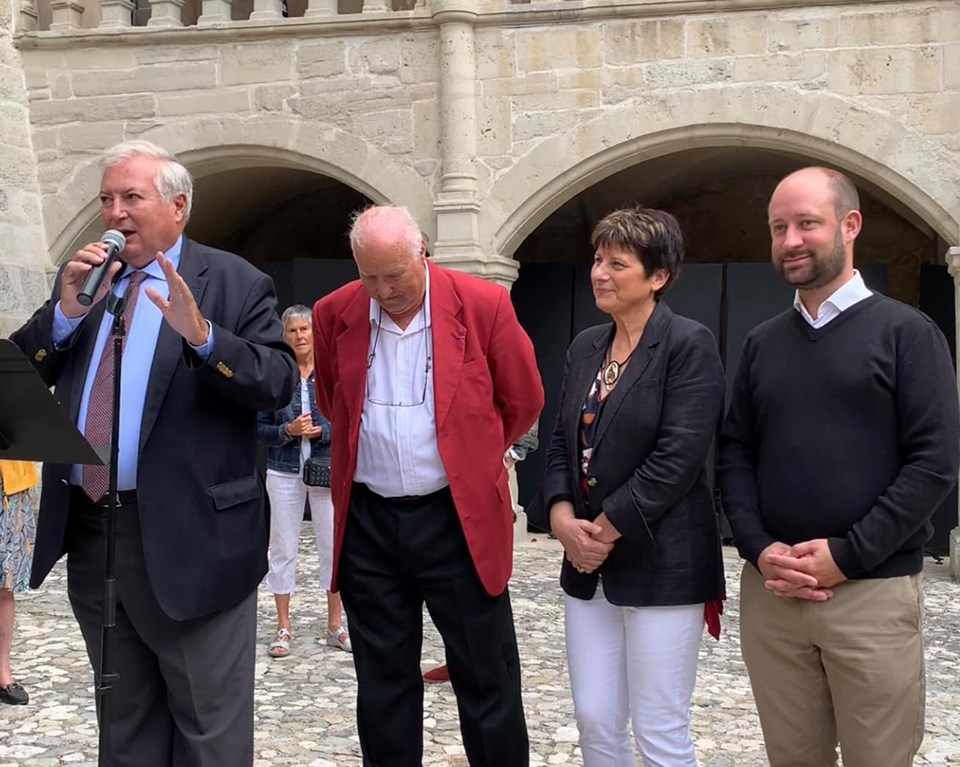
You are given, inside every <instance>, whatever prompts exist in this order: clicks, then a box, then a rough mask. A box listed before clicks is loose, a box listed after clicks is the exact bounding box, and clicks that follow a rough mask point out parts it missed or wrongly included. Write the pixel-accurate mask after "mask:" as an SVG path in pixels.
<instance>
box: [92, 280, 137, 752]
mask: <svg viewBox="0 0 960 767" xmlns="http://www.w3.org/2000/svg"><path fill="white" fill-rule="evenodd" d="M131 284H132V283H131ZM129 292H130V285H128V286H127V289H126V291H124V293H123V294H121V295H119V296H118V295H116V294H115V293H114V292H113V290H111V291H110V293H109V294H108V295H107V299H106V301H107V311H108V312H110V314H112V315H113V326H112V329H111V331H110V335H111V338H112V339H113V407H112V412H111V416H110V419H111V420H110V477H109V485H108V490H107V497H108V498H109V507H108V509H107V535H106V546H105V548H106V552H105V555H106V556H105V566H104V575H103V623H102V626H101V629H100V683H99V685H98V686H97V710H98V712H99V714H100V746H99V757H98V761H97V764H98V765H99V767H110V764H111V761H112V760H111V758H110V719H111V716H110V714H111V697H110V693H111V691H112V689H113V684H114V682H116V681H117V679H119V678H120V675H119V674H117V673H116V672H115V671H113V667H112V657H111V650H112V648H111V644H112V639H113V630H114V629H115V628H116V626H117V582H116V578H115V571H116V551H117V506H118V505H119V493H118V490H117V482H118V475H117V458H118V456H119V453H120V372H121V366H122V363H123V337H124V334H125V332H126V328H124V326H123V310H124V307H125V306H126V304H127V301H128V300H129Z"/></svg>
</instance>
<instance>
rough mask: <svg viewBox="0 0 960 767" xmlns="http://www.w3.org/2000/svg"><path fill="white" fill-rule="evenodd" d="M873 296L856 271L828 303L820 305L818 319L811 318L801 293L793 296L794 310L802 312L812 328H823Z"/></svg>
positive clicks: (833, 294) (832, 295)
mask: <svg viewBox="0 0 960 767" xmlns="http://www.w3.org/2000/svg"><path fill="white" fill-rule="evenodd" d="M872 295H873V293H871V292H870V288H868V287H867V286H866V284H865V283H864V281H863V277H861V276H860V272H858V271H857V270H856V269H854V270H853V277H851V278H850V279H849V280H847V281H846V282H845V283H843V285H841V286H840V287H839V288H837V289H836V290H835V291H834V292H833V293H832V294H831V296H830V297H829V298H828V299H827V300H826V301H824V302H823V303H822V304H820V309H819V310H818V311H817V318H816V319H814V318H813V317H811V316H810V312H808V311H807V307H805V306H804V305H803V301H801V300H800V291H797V292H796V293H795V294H794V296H793V308H794V309H796V310H797V311H798V312H800V315H801V316H802V317H803V318H804V319H805V320H806V321H807V322H808V323H810V326H811V327H813V328H822V327H823V326H824V325H826V324H827V323H828V322H830V321H831V320H834V319H836V318H837V317H839V316H840V313H841V312H845V311H846V310H847V309H849V308H850V307H851V306H853V305H854V304H858V303H860V302H861V301H863V299H865V298H870V296H872Z"/></svg>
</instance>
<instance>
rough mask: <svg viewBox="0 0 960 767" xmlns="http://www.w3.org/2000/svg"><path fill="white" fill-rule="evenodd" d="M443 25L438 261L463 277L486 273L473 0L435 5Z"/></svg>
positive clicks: (436, 208) (436, 207) (449, 0)
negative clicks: (479, 190) (460, 271)
mask: <svg viewBox="0 0 960 767" xmlns="http://www.w3.org/2000/svg"><path fill="white" fill-rule="evenodd" d="M430 7H431V10H432V16H433V18H434V19H435V20H436V21H437V22H438V23H439V25H440V31H439V35H440V132H441V142H440V145H441V151H442V158H441V159H442V163H443V164H442V168H441V176H440V191H439V193H438V195H437V200H436V202H435V203H434V206H433V209H434V211H435V212H436V214H437V242H436V244H435V246H434V250H433V257H434V259H435V260H436V261H438V262H440V263H445V264H446V265H448V266H453V267H454V268H457V269H463V270H464V271H469V272H475V273H482V272H483V270H484V263H483V262H484V258H483V253H482V251H481V248H480V201H479V199H478V195H477V170H476V167H475V162H476V160H475V158H476V154H477V102H476V58H477V57H476V47H475V40H474V26H473V25H474V24H475V22H476V20H477V5H476V3H475V2H473V0H436V1H435V2H432V3H431V6H430Z"/></svg>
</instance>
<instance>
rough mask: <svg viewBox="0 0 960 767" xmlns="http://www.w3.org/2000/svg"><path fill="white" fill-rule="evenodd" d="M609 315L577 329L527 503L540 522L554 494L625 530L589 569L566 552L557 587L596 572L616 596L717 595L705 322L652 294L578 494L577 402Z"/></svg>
mask: <svg viewBox="0 0 960 767" xmlns="http://www.w3.org/2000/svg"><path fill="white" fill-rule="evenodd" d="M612 338H613V325H612V324H608V325H599V326H596V327H592V328H588V329H587V330H584V331H583V332H582V333H580V334H579V335H578V336H577V337H576V338H575V339H574V340H573V343H572V344H571V345H570V348H569V349H568V350H567V359H566V365H565V368H564V375H563V388H562V390H561V394H560V405H559V409H558V411H557V419H556V424H555V426H554V430H553V434H552V436H551V439H550V448H549V451H548V453H547V467H546V473H545V476H544V479H543V486H542V488H541V494H540V496H539V497H538V499H537V500H536V501H535V502H534V504H533V505H532V507H531V509H530V510H529V512H530V515H531V519H532V521H533V522H534V523H536V524H539V525H541V526H542V527H544V528H546V529H548V528H549V509H550V506H551V505H552V504H553V503H554V502H555V501H557V500H560V499H564V498H566V499H568V500H570V501H572V502H573V505H574V508H575V509H576V515H577V517H578V518H581V519H594V518H595V517H597V516H598V515H599V514H600V512H601V511H603V512H605V513H606V515H607V517H609V519H610V521H611V522H612V523H613V525H614V526H615V527H616V528H617V530H619V531H620V533H621V534H622V536H623V537H622V538H620V539H619V540H617V542H616V543H615V545H614V548H613V550H612V551H611V552H610V555H609V556H608V557H607V559H606V561H605V562H604V563H603V565H601V566H600V568H599V569H598V570H597V571H595V572H594V573H578V572H577V571H576V570H574V569H573V567H572V565H571V564H570V562H568V561H567V560H566V559H564V562H563V567H562V570H561V575H560V582H561V585H562V586H563V589H564V591H565V592H566V593H568V594H570V595H571V596H574V597H578V598H580V599H590V598H591V597H593V594H594V592H595V590H596V587H597V581H598V577H599V575H602V576H603V592H604V595H605V596H606V598H607V599H608V600H609V601H610V602H612V603H613V604H620V605H634V606H648V605H682V604H696V603H698V602H706V601H709V600H711V599H714V598H716V597H719V596H721V595H722V594H723V591H724V581H723V564H722V561H721V557H720V536H719V525H718V520H717V515H716V512H715V509H714V503H713V494H712V492H711V490H710V487H709V486H708V484H707V478H706V470H705V461H706V457H707V452H708V450H709V448H710V443H711V441H712V440H713V437H714V435H715V434H716V431H717V427H718V425H719V420H720V416H721V411H722V408H723V396H724V377H723V369H722V367H721V365H720V357H719V354H718V353H717V344H716V341H715V340H714V338H713V336H712V335H711V333H710V331H709V330H707V328H705V327H704V326H703V325H700V324H699V323H696V322H694V321H692V320H689V319H687V318H685V317H680V316H677V315H675V314H674V313H673V312H672V311H670V308H669V307H668V306H667V305H666V304H665V303H663V302H662V301H660V302H658V303H657V305H656V307H655V308H654V311H653V314H652V315H651V316H650V319H649V320H648V322H647V326H646V328H645V329H644V332H643V336H642V338H641V339H640V343H639V344H637V347H636V349H634V351H633V354H632V355H631V356H630V363H629V364H628V365H627V367H626V369H625V370H624V372H623V377H622V378H621V379H620V382H619V383H618V384H617V386H616V388H615V389H614V390H613V391H612V392H611V393H610V394H609V395H608V396H607V400H606V402H605V403H604V405H603V410H602V412H601V415H600V421H599V423H598V425H597V433H596V434H597V436H596V440H595V442H594V452H593V456H592V459H591V462H590V474H589V476H588V478H587V485H588V490H587V496H588V498H587V501H584V498H583V496H582V494H581V492H580V489H579V486H578V482H579V443H578V430H579V426H580V412H581V409H582V407H583V402H584V400H585V399H586V396H587V392H588V391H589V390H590V386H591V385H592V384H593V381H594V379H595V378H596V375H597V371H598V370H599V369H600V365H601V363H602V360H603V358H604V355H605V352H606V349H607V346H608V344H609V343H610V341H611V340H612Z"/></svg>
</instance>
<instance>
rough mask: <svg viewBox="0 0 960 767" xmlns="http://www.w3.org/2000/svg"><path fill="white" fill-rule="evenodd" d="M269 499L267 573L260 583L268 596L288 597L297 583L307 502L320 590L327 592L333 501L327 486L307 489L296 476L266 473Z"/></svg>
mask: <svg viewBox="0 0 960 767" xmlns="http://www.w3.org/2000/svg"><path fill="white" fill-rule="evenodd" d="M267 494H268V495H269V496H270V550H269V552H268V555H267V558H268V560H269V564H270V570H269V571H268V572H267V577H266V578H265V579H264V581H263V585H264V587H265V588H266V589H267V591H269V592H270V593H272V594H292V593H293V592H294V590H295V586H296V581H297V552H298V550H299V548H300V528H301V526H302V525H303V508H304V502H305V501H306V500H307V499H308V498H309V500H310V516H311V517H312V518H313V533H314V535H315V536H316V537H317V556H318V558H319V559H320V568H319V569H318V571H317V575H318V576H319V579H320V588H322V589H329V588H330V579H331V577H332V575H333V500H332V499H331V497H330V488H329V487H307V485H305V484H303V480H302V479H301V478H300V475H299V474H280V473H277V472H272V471H268V472H267Z"/></svg>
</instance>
